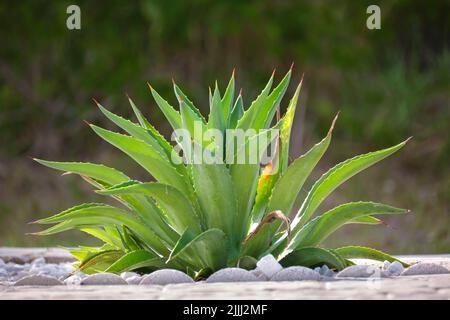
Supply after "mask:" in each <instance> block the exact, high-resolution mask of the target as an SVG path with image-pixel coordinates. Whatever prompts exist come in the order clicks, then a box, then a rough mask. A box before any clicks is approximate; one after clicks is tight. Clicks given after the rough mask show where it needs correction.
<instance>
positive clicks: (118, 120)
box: [97, 103, 172, 160]
mask: <svg viewBox="0 0 450 320" xmlns="http://www.w3.org/2000/svg"><path fill="white" fill-rule="evenodd" d="M97 106H98V108H99V109H100V111H101V112H102V113H103V114H104V115H105V116H106V117H107V118H108V119H109V120H111V121H112V122H114V123H115V124H116V125H117V126H119V127H120V128H122V129H123V130H125V131H126V132H128V133H129V134H130V135H131V136H133V137H135V138H137V139H140V140H142V141H144V142H145V143H147V144H148V145H149V146H151V147H152V148H153V149H155V150H156V151H158V153H159V154H161V156H162V157H164V158H165V159H167V160H168V159H169V157H170V153H171V151H172V149H171V148H170V149H169V150H166V149H165V148H164V147H163V146H162V145H160V142H159V141H158V140H156V139H155V138H154V137H153V136H152V134H151V133H150V131H149V130H147V129H144V128H142V127H141V126H139V125H137V124H135V123H133V122H131V121H130V120H127V119H124V118H122V117H120V116H118V115H116V114H114V113H112V112H111V111H108V110H107V109H105V108H104V107H103V106H102V105H101V104H99V103H97Z"/></svg>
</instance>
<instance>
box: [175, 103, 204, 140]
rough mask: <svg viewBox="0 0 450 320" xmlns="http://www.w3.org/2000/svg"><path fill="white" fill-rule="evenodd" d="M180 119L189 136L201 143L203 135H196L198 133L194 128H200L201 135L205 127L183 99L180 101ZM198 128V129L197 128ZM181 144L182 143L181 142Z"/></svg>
mask: <svg viewBox="0 0 450 320" xmlns="http://www.w3.org/2000/svg"><path fill="white" fill-rule="evenodd" d="M180 110H181V119H182V123H183V128H184V129H186V130H187V131H188V132H189V134H190V136H191V137H190V138H191V139H193V140H195V141H197V142H198V143H199V144H201V145H203V137H202V136H198V134H199V133H197V132H196V130H195V128H196V126H197V128H200V129H201V130H202V135H203V134H204V133H205V131H206V129H207V127H206V125H205V124H204V123H203V121H202V120H200V119H199V118H198V117H197V115H196V114H195V112H194V111H192V109H190V108H189V107H188V105H187V104H186V102H185V101H180ZM197 130H198V129H197ZM181 145H182V144H181Z"/></svg>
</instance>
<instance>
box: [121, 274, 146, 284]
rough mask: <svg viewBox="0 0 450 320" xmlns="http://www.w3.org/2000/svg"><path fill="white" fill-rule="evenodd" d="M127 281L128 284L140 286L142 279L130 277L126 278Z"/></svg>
mask: <svg viewBox="0 0 450 320" xmlns="http://www.w3.org/2000/svg"><path fill="white" fill-rule="evenodd" d="M125 281H126V282H127V283H128V284H139V283H141V281H142V277H141V276H134V277H129V278H126V279H125Z"/></svg>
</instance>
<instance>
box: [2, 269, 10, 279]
mask: <svg viewBox="0 0 450 320" xmlns="http://www.w3.org/2000/svg"><path fill="white" fill-rule="evenodd" d="M6 278H8V272H6V270H3V269H0V279H6Z"/></svg>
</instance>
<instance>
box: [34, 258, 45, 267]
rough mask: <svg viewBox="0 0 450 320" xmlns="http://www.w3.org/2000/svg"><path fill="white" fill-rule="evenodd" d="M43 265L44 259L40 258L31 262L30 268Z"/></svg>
mask: <svg viewBox="0 0 450 320" xmlns="http://www.w3.org/2000/svg"><path fill="white" fill-rule="evenodd" d="M44 264H45V258H44V257H40V258H36V259H34V260H33V261H32V262H31V265H32V266H42V265H44Z"/></svg>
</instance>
